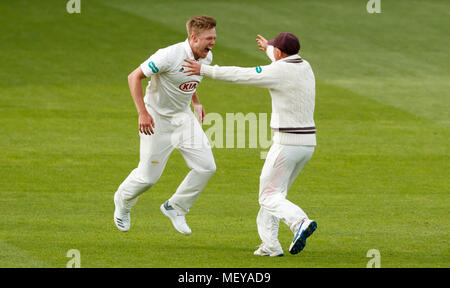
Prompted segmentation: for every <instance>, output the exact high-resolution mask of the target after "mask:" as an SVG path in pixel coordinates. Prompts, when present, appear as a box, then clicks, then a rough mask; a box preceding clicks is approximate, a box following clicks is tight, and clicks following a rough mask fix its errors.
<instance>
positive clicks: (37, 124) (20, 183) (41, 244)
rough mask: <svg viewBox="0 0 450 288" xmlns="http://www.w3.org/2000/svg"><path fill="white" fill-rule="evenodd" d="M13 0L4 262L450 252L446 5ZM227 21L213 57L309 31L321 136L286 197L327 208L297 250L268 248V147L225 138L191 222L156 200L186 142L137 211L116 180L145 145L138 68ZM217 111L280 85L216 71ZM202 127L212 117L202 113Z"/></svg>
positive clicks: (449, 23)
mask: <svg viewBox="0 0 450 288" xmlns="http://www.w3.org/2000/svg"><path fill="white" fill-rule="evenodd" d="M66 2H67V1H65V0H59V1H56V0H51V1H50V0H49V1H25V0H17V1H1V2H0V11H1V14H2V17H0V27H1V28H0V135H1V138H0V151H1V152H0V169H1V170H0V196H1V197H0V267H66V263H67V262H68V261H69V260H70V259H69V258H67V257H66V253H67V251H68V250H70V249H78V250H79V251H80V253H81V266H82V267H250V268H251V267H361V268H363V267H366V264H367V262H368V261H369V260H370V259H369V258H367V257H366V253H367V251H368V250H370V249H378V250H379V251H380V254H381V267H450V250H449V247H450V245H449V239H450V233H449V232H450V219H449V211H450V198H449V196H450V188H449V186H450V185H449V180H448V179H449V178H448V175H449V173H448V172H449V168H450V165H449V163H450V161H449V160H450V158H449V155H450V146H449V136H450V115H449V111H450V93H449V91H450V56H449V53H448V47H449V46H450V38H449V37H448V35H449V34H450V20H449V19H450V17H449V16H450V12H449V11H450V4H449V3H448V1H445V0H432V1H426V2H424V1H418V0H414V1H411V0H408V1H407V0H402V1H388V0H381V7H382V13H381V14H368V13H367V11H366V3H367V1H365V0H358V1H356V0H353V1H332V0H329V1H322V0H321V1H318V0H317V1H313V0H309V1H296V2H293V1H275V2H274V1H262V0H258V1H256V0H255V1H181V0H180V1H167V0H157V1H156V0H155V1H137V0H128V1H119V0H108V1H106V0H104V1H100V0H95V1H86V0H81V14H68V13H67V12H66ZM199 14H207V15H211V16H214V17H215V18H216V19H217V21H218V26H217V28H216V31H217V41H216V46H215V48H214V62H213V63H214V64H219V65H238V66H255V65H262V64H267V63H269V60H268V59H267V58H266V56H265V55H264V54H263V53H262V52H260V51H258V50H257V47H256V42H255V38H256V34H262V35H264V36H266V38H269V39H272V38H273V37H275V36H276V35H277V34H278V33H279V32H285V31H289V32H293V33H296V34H297V35H298V36H299V38H300V41H301V44H302V50H301V53H300V54H301V55H302V57H304V58H305V59H307V60H308V61H309V62H310V63H311V65H312V67H313V69H314V71H315V74H316V80H317V97H316V113H315V120H316V125H317V127H318V134H317V141H318V146H317V148H316V152H315V154H314V156H313V158H312V159H311V161H310V162H309V163H308V165H307V166H306V167H305V168H304V170H303V171H302V173H301V174H300V176H299V177H298V178H297V180H296V182H295V183H294V185H293V186H292V188H291V190H290V191H289V195H288V198H289V199H290V200H291V201H293V202H294V203H297V204H298V205H299V206H301V207H302V208H303V209H304V210H305V212H306V213H307V214H308V215H309V216H310V217H311V218H313V219H315V220H316V221H317V222H318V225H319V227H318V230H317V231H316V232H315V234H314V235H313V236H312V237H311V238H310V239H309V240H308V245H307V247H306V248H305V250H304V251H303V252H302V253H300V254H299V255H296V256H293V255H290V254H289V253H288V252H287V251H288V247H289V243H290V241H291V238H292V235H291V232H290V231H289V230H288V228H287V226H286V225H284V224H281V226H280V227H281V229H280V242H281V243H282V244H283V246H284V249H285V253H286V256H285V257H280V258H276V259H274V258H270V257H256V256H253V251H254V250H255V249H256V246H257V245H258V244H259V243H260V242H259V237H258V234H257V230H256V215H257V212H258V209H259V206H258V185H259V183H258V182H259V174H260V171H261V168H262V165H263V163H264V160H261V159H260V153H261V151H263V149H219V148H215V149H213V153H214V156H215V160H216V165H217V172H216V174H215V175H214V177H213V178H212V179H211V181H210V182H209V184H208V185H207V187H206V189H205V190H204V191H203V192H202V194H201V196H200V197H199V199H198V201H197V202H196V204H195V205H194V206H193V207H192V209H191V212H190V213H189V214H188V216H187V221H188V224H189V225H190V227H191V228H192V230H193V234H192V235H191V236H189V237H185V236H182V235H181V234H177V233H176V232H175V230H174V229H173V227H172V226H171V223H170V221H169V220H168V219H167V218H165V217H164V216H163V215H162V214H161V212H160V211H159V205H160V204H161V203H163V202H164V201H165V200H166V199H168V198H169V197H170V195H172V193H173V192H174V191H175V189H176V188H177V186H178V185H179V183H181V181H182V179H183V178H184V176H185V175H186V173H187V172H188V168H187V167H186V164H185V162H184V160H183V158H182V157H181V155H180V153H179V152H178V151H175V152H174V153H173V154H172V155H171V157H170V159H169V162H168V165H167V167H166V170H165V172H164V174H163V176H162V177H161V179H160V180H159V182H158V183H157V184H156V185H155V186H154V187H152V189H151V190H149V191H148V192H147V193H145V194H144V195H142V197H141V198H140V200H139V202H138V204H137V205H136V206H135V208H134V210H133V211H132V228H131V231H130V232H128V233H122V232H119V231H118V230H117V229H116V228H115V226H114V223H113V220H112V216H113V210H114V204H113V194H114V192H115V190H116V189H117V187H118V185H119V184H120V183H121V182H122V181H123V180H124V179H125V177H126V176H127V175H128V173H129V172H130V171H131V170H132V169H133V168H135V167H136V165H137V163H138V159H139V154H138V152H139V137H138V134H137V113H136V110H135V108H134V104H133V101H132V99H131V96H130V94H129V90H128V85H127V75H128V74H129V73H130V72H131V71H132V70H134V69H135V68H136V67H137V66H138V65H139V64H140V63H141V62H143V61H144V60H145V59H147V58H148V57H149V56H150V55H151V54H152V53H153V52H155V51H156V50H157V49H159V48H162V47H166V46H168V45H171V44H173V43H177V42H181V41H184V40H185V39H186V32H185V22H186V21H187V19H188V18H189V17H190V16H192V15H199ZM198 92H199V96H200V99H201V102H202V103H203V105H204V107H205V109H206V112H207V113H208V112H210V113H212V112H215V113H220V114H221V115H224V116H225V114H226V113H238V112H242V113H244V114H247V113H250V112H252V113H270V111H271V102H270V95H269V92H268V91H267V90H264V89H258V88H253V87H247V86H238V85H231V84H226V83H222V82H218V81H214V80H211V79H206V78H205V79H204V80H203V82H202V84H201V85H200V86H199V89H198ZM204 128H205V130H206V129H207V128H208V126H204Z"/></svg>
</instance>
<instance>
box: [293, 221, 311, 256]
mask: <svg viewBox="0 0 450 288" xmlns="http://www.w3.org/2000/svg"><path fill="white" fill-rule="evenodd" d="M316 229H317V223H316V221H312V222H311V223H309V225H308V227H307V228H306V229H305V230H303V232H302V233H301V234H300V235H298V237H297V238H296V239H294V240H293V241H292V244H291V247H290V248H289V253H291V254H292V255H295V254H298V253H300V252H301V251H302V250H303V248H305V246H306V238H308V237H309V236H311V235H312V234H313V233H314V231H316ZM296 236H297V235H296Z"/></svg>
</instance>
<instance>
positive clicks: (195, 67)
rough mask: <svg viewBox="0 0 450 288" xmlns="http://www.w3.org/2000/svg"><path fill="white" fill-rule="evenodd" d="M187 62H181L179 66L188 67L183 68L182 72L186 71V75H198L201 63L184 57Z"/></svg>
mask: <svg viewBox="0 0 450 288" xmlns="http://www.w3.org/2000/svg"><path fill="white" fill-rule="evenodd" d="M184 61H185V62H186V63H187V64H182V65H181V66H183V67H186V68H189V69H185V70H184V71H183V73H188V76H192V75H200V69H201V68H202V64H200V63H198V62H194V61H191V60H189V59H184Z"/></svg>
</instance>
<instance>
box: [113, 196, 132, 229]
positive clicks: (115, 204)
mask: <svg viewBox="0 0 450 288" xmlns="http://www.w3.org/2000/svg"><path fill="white" fill-rule="evenodd" d="M114 206H115V207H114V224H115V225H116V227H117V229H119V230H120V231H122V232H128V231H129V230H130V228H128V229H125V228H123V227H121V226H120V225H122V224H120V225H119V223H118V222H119V221H120V222H122V219H120V218H117V217H116V212H117V207H118V206H119V205H118V204H117V200H116V194H114Z"/></svg>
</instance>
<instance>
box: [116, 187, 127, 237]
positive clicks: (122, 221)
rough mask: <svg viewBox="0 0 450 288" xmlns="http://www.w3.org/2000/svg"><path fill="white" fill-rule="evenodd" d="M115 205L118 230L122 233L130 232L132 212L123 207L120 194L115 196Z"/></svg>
mask: <svg viewBox="0 0 450 288" xmlns="http://www.w3.org/2000/svg"><path fill="white" fill-rule="evenodd" d="M114 205H115V206H116V209H115V210H114V223H115V224H116V227H117V229H119V230H120V231H122V232H126V231H128V230H130V222H131V219H130V211H129V210H127V209H125V208H124V207H123V204H122V200H121V199H120V198H119V194H118V192H116V194H114Z"/></svg>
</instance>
